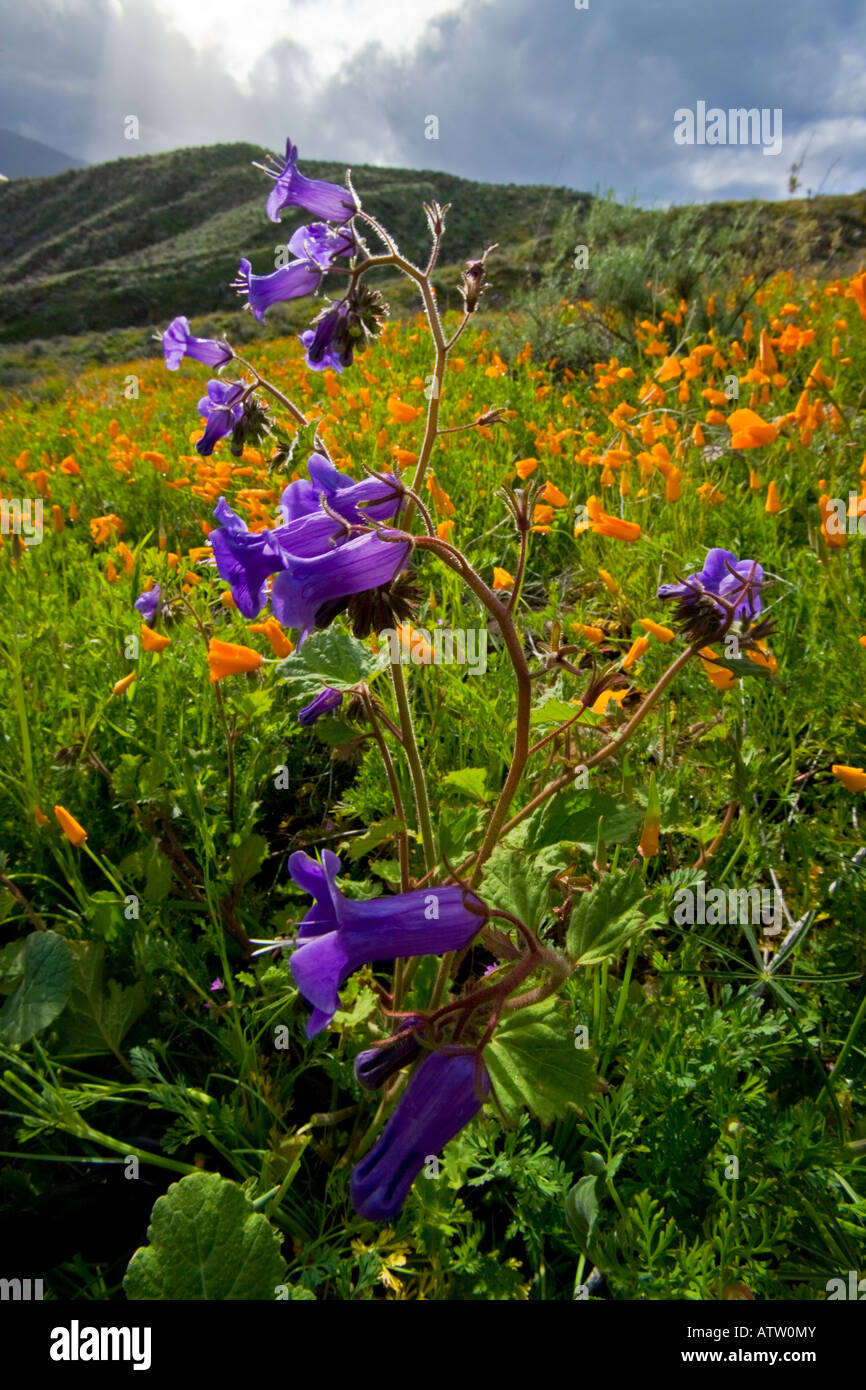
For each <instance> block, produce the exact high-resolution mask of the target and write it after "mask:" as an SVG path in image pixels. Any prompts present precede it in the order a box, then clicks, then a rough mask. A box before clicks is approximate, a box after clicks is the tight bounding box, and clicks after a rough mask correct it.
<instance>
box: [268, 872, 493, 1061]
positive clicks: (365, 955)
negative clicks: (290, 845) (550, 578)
mask: <svg viewBox="0 0 866 1390" xmlns="http://www.w3.org/2000/svg"><path fill="white" fill-rule="evenodd" d="M339 872H340V861H339V859H338V858H337V856H336V854H332V853H331V851H330V850H323V852H322V860H321V863H319V862H317V861H316V860H315V859H311V858H310V856H309V855H308V854H305V853H304V852H303V850H298V851H297V852H296V853H295V854H293V855H292V856H291V858H290V859H289V873H290V874H291V876H292V878H293V879H294V880H295V882H296V883H297V884H298V885H299V887H301V888H303V889H304V891H305V892H307V893H309V894H311V896H312V897H313V898H314V899H315V902H314V904H313V907H312V908H311V909H310V911H309V912H308V913H307V915H306V917H305V918H304V920H303V922H302V923H301V927H300V930H299V932H298V946H297V948H296V950H295V951H294V953H293V955H292V958H291V971H292V974H293V976H294V978H295V983H296V985H297V986H298V989H299V990H300V992H301V994H302V995H303V996H304V998H305V999H306V1000H307V1001H308V1002H309V1003H310V1004H312V1006H313V1012H312V1014H311V1016H310V1019H309V1022H308V1024H307V1037H309V1038H312V1037H315V1035H316V1034H317V1033H320V1032H321V1031H322V1029H323V1028H326V1027H327V1025H328V1024H329V1023H330V1021H331V1019H332V1018H333V1016H334V1014H335V1012H336V1011H337V1009H338V1008H339V1006H340V997H339V992H340V990H341V989H342V987H343V985H344V984H345V982H346V980H347V979H348V978H349V976H350V975H351V974H352V973H353V972H354V971H355V970H357V969H358V968H359V967H360V966H362V965H365V964H370V963H371V962H373V961H376V960H397V959H399V958H401V957H404V956H426V955H439V954H441V953H442V952H443V951H458V950H461V949H462V948H463V947H464V946H468V944H469V942H470V941H471V940H472V938H473V936H475V934H476V933H477V932H478V931H480V929H481V927H482V926H483V924H484V919H485V908H484V905H483V904H482V902H481V900H480V899H479V898H476V897H475V895H474V894H471V893H468V892H466V891H465V890H464V889H462V888H460V887H456V886H454V887H444V888H439V887H435V888H430V889H419V890H417V891H416V892H413V893H397V894H394V895H389V896H388V897H383V898H372V899H368V900H366V901H361V902H359V901H356V900H355V899H352V898H346V897H344V896H343V894H342V893H341V892H340V890H339V888H338V887H337V885H336V878H337V874H338V873H339Z"/></svg>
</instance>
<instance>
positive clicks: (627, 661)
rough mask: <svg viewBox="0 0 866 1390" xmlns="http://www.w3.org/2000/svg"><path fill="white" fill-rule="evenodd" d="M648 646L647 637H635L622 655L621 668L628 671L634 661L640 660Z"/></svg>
mask: <svg viewBox="0 0 866 1390" xmlns="http://www.w3.org/2000/svg"><path fill="white" fill-rule="evenodd" d="M648 646H649V638H648V637H636V638H635V639H634V641H633V642H632V644H631V646H630V647H629V649H628V651H627V652H626V654H625V656H624V657H623V661H622V669H623V670H624V671H630V670H631V668H632V666H634V664H635V662H636V661H640V659H641V657H642V656H643V654H644V652H645V651H646V649H647V647H648Z"/></svg>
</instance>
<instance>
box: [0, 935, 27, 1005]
mask: <svg viewBox="0 0 866 1390" xmlns="http://www.w3.org/2000/svg"><path fill="white" fill-rule="evenodd" d="M27 941H28V938H27V937H26V936H22V937H20V938H19V940H18V941H10V942H9V945H8V946H4V947H3V950H2V951H0V994H11V993H12V991H13V989H14V988H15V986H16V985H19V984H20V983H21V980H22V979H23V977H24V948H25V946H26V945H27Z"/></svg>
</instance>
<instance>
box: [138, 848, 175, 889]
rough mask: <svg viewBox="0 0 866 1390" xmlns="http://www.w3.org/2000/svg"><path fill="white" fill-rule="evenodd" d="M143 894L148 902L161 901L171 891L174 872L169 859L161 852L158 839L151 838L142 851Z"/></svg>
mask: <svg viewBox="0 0 866 1390" xmlns="http://www.w3.org/2000/svg"><path fill="white" fill-rule="evenodd" d="M142 862H143V867H144V873H145V879H144V896H145V898H146V899H147V902H148V903H161V902H163V901H164V899H165V898H167V897H168V895H169V892H170V891H171V885H172V880H173V878H174V872H173V870H172V867H171V860H170V859H169V857H168V855H167V854H163V852H162V850H161V849H160V847H159V841H158V840H151V842H150V844H149V845H148V847H147V849H146V850H145V851H144V856H143V861H142Z"/></svg>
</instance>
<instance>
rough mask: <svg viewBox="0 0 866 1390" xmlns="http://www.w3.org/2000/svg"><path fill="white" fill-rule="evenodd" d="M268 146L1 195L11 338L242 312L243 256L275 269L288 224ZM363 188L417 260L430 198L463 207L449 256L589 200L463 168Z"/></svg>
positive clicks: (330, 174) (3, 277)
mask: <svg viewBox="0 0 866 1390" xmlns="http://www.w3.org/2000/svg"><path fill="white" fill-rule="evenodd" d="M266 153H267V152H266V151H265V150H263V149H261V148H259V147H257V146H255V145H246V144H232V145H210V146H206V147H203V148H200V149H186V150H177V151H174V152H172V153H171V154H161V155H149V156H142V157H141V158H138V159H119V160H114V161H113V162H111V163H109V164H102V165H98V166H96V167H94V168H91V169H84V170H75V171H71V172H69V173H66V174H61V175H59V176H57V177H56V178H52V179H50V180H42V179H40V180H33V179H27V180H19V181H16V182H14V183H10V184H8V185H6V186H5V187H3V189H2V191H0V341H4V342H15V341H22V340H27V339H30V338H34V337H40V338H42V337H53V336H54V335H56V334H77V333H82V332H85V331H93V330H101V329H109V328H116V327H132V326H135V325H144V324H147V325H150V324H157V323H161V322H163V321H164V320H166V319H168V318H170V317H172V316H173V315H174V314H176V313H187V314H202V313H207V312H209V311H213V310H229V309H233V308H236V307H237V299H236V296H235V294H234V292H233V291H232V290H231V288H230V282H231V281H232V279H233V278H234V276H235V273H236V271H237V265H238V258H239V256H240V255H241V254H244V255H247V256H248V257H249V258H250V260H251V261H252V263H253V268H254V270H256V271H258V272H266V271H268V270H270V269H273V258H274V248H275V246H277V245H278V244H279V243H280V242H281V241H284V240H285V239H286V237H287V235H288V234H289V233H290V231H291V229H292V228H293V227H295V226H297V225H298V224H299V223H300V222H301V220H302V218H303V215H302V214H300V213H298V214H296V215H295V216H294V217H293V218H290V217H288V216H287V217H286V220H285V221H284V223H283V224H282V226H281V228H278V227H277V226H276V225H275V224H273V223H271V222H269V221H268V220H267V219H266V217H265V213H264V195H265V193H266V191H267V188H268V182H267V179H266V178H265V177H264V175H263V174H262V173H261V172H260V170H258V169H254V168H253V167H252V163H251V161H253V160H258V161H263V160H264V158H265V156H266ZM303 168H304V172H305V173H307V174H309V175H311V176H313V177H317V178H327V179H333V180H339V181H341V182H342V178H343V175H344V173H345V166H343V165H340V164H331V163H324V162H320V161H315V160H309V161H305V162H304V164H303ZM353 180H354V182H355V186H356V188H357V190H358V193H359V194H360V196H361V198H362V201H363V203H364V206H365V207H366V208H367V209H368V210H370V211H371V212H373V213H374V214H375V215H376V216H378V217H380V218H382V219H384V221H385V222H386V223H387V225H388V227H389V228H390V229H391V231H392V232H393V233H394V234H395V235H396V237H397V240H398V242H399V244H400V246H401V249H403V250H404V251H405V252H407V253H408V255H409V256H412V257H421V256H423V255H424V254H425V248H426V245H427V229H426V222H425V218H424V214H423V211H422V208H421V204H422V203H423V202H425V201H428V200H430V199H432V198H436V199H438V200H439V201H440V202H452V203H453V205H454V206H453V211H452V213H451V216H450V218H449V225H448V253H449V259H451V260H454V261H458V260H462V259H465V258H466V257H468V256H470V255H477V254H478V253H479V252H480V251H481V250H483V248H484V245H485V239H486V238H488V239H489V236H490V228H491V227H494V226H495V227H496V229H497V235H498V236H499V237H500V238H501V239H502V240H503V241H504V242H506V243H508V244H514V243H515V242H525V241H526V240H527V239H530V238H532V237H533V236H535V235H536V234H538V232H539V231H543V230H545V229H546V230H550V228H551V227H552V226H553V225H554V224H555V223H556V221H557V220H558V218H559V216H560V215H561V213H562V212H563V211H564V210H565V209H567V208H579V207H580V206H581V205H582V204H585V203H587V202H588V201H589V200H588V198H587V197H586V195H582V194H578V193H574V192H572V191H570V190H568V189H562V188H560V189H554V188H544V187H523V186H519V185H515V184H510V185H505V186H500V185H494V184H479V183H473V182H470V181H469V180H467V179H459V178H455V177H454V176H453V175H450V174H441V173H432V172H429V171H423V170H422V171H418V170H410V169H377V168H373V167H371V166H369V165H362V166H360V167H358V168H356V169H354V170H353Z"/></svg>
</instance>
